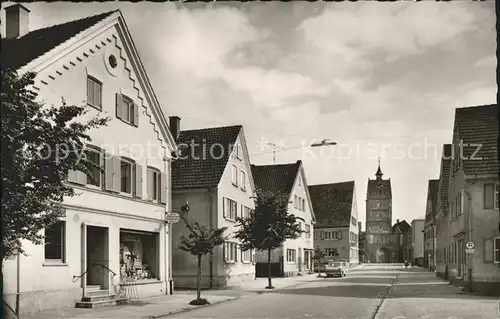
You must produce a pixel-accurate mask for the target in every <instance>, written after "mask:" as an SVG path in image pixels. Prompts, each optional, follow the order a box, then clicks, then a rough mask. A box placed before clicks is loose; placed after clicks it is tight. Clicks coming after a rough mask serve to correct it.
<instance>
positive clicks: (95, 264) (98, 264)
mask: <svg viewBox="0 0 500 319" xmlns="http://www.w3.org/2000/svg"><path fill="white" fill-rule="evenodd" d="M92 266H101V267H102V268H104V269H106V270H108V271H109V272H111V273H112V274H113V276H116V273H115V272H114V271H112V270H111V269H109V268H108V267H107V266H105V265H103V264H101V263H92Z"/></svg>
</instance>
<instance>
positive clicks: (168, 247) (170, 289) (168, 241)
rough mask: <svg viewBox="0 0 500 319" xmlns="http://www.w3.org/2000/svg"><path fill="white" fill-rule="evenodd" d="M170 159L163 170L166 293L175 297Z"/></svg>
mask: <svg viewBox="0 0 500 319" xmlns="http://www.w3.org/2000/svg"><path fill="white" fill-rule="evenodd" d="M169 160H170V159H169V158H168V157H167V156H165V157H163V170H164V172H165V176H166V179H167V183H166V184H167V185H165V188H166V190H165V194H166V195H167V198H166V199H165V213H164V215H165V216H164V218H165V223H164V225H165V231H166V234H165V255H166V256H165V257H166V259H167V265H166V266H167V267H166V268H167V269H166V271H167V289H166V293H167V295H173V294H174V280H173V278H172V252H173V251H172V247H173V246H172V224H171V223H167V214H168V205H169V204H170V201H171V198H170V197H171V196H169V193H170V189H169V182H168V181H169V180H170V174H169V171H168V162H169Z"/></svg>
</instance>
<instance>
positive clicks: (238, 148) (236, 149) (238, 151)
mask: <svg viewBox="0 0 500 319" xmlns="http://www.w3.org/2000/svg"><path fill="white" fill-rule="evenodd" d="M234 155H235V157H236V158H237V159H241V156H242V154H241V145H240V144H239V143H236V145H235V146H234Z"/></svg>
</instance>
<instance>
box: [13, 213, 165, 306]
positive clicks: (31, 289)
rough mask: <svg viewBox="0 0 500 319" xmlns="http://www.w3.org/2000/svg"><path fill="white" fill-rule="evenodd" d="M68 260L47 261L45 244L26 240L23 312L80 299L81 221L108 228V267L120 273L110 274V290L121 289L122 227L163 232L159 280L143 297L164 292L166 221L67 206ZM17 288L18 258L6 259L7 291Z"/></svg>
mask: <svg viewBox="0 0 500 319" xmlns="http://www.w3.org/2000/svg"><path fill="white" fill-rule="evenodd" d="M64 220H65V221H66V249H65V253H66V263H64V264H63V263H56V262H50V263H47V262H46V261H45V260H44V247H43V246H41V245H40V246H38V245H33V244H31V243H25V245H24V247H25V249H26V251H27V254H28V255H27V256H21V259H20V265H21V266H20V279H21V280H20V290H21V299H20V301H21V303H20V309H21V311H22V313H27V312H37V311H42V310H47V309H53V308H65V307H71V306H74V303H75V302H76V301H78V300H79V299H81V297H82V290H81V285H82V282H81V281H80V280H75V281H74V282H73V280H74V278H73V276H79V275H81V274H82V273H83V272H84V271H85V267H84V266H83V265H82V246H81V242H82V223H85V224H87V225H94V226H101V227H105V228H108V232H109V233H108V238H109V241H108V248H109V249H108V254H109V255H108V258H109V261H108V263H109V264H108V266H109V268H110V269H111V270H112V271H113V272H115V273H116V274H117V275H118V276H115V277H113V276H112V275H110V277H109V280H110V286H111V287H110V291H113V289H114V288H118V287H117V286H116V285H118V284H119V274H120V265H119V263H120V260H119V258H120V257H119V253H120V229H121V228H126V229H134V230H142V231H148V232H158V233H159V234H160V236H159V239H160V245H159V267H160V271H159V276H160V280H159V281H157V282H156V283H154V282H153V283H150V284H148V285H147V286H148V287H147V288H146V289H143V290H142V292H141V295H140V297H145V296H148V295H154V294H162V293H165V289H166V283H165V278H166V275H167V274H166V267H165V252H166V247H165V242H166V241H165V237H166V236H165V229H164V226H163V223H161V221H160V220H158V221H148V220H144V219H140V218H137V219H132V218H126V217H121V216H119V215H114V214H106V213H101V212H90V211H81V210H72V209H68V210H67V211H66V217H65V218H64ZM16 287H17V265H16V260H15V258H14V259H12V260H6V261H5V262H4V293H5V294H6V295H7V296H6V298H7V299H10V300H13V296H9V295H12V294H15V292H16ZM11 305H12V304H11Z"/></svg>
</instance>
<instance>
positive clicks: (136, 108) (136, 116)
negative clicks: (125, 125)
mask: <svg viewBox="0 0 500 319" xmlns="http://www.w3.org/2000/svg"><path fill="white" fill-rule="evenodd" d="M133 121H134V126H136V127H138V126H139V104H136V103H134V118H133Z"/></svg>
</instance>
